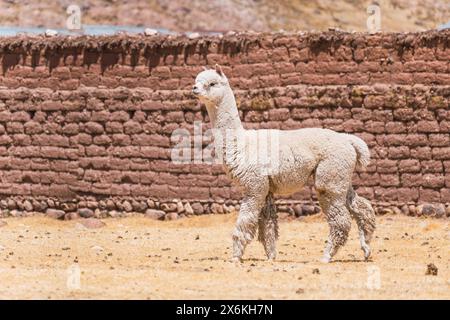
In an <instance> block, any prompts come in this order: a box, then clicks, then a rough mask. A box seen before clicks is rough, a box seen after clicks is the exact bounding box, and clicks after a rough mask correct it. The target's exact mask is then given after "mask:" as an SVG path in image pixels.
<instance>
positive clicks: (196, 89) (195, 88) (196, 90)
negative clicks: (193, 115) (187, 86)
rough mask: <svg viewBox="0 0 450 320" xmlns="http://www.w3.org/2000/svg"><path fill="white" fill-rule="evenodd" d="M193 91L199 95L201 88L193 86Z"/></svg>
mask: <svg viewBox="0 0 450 320" xmlns="http://www.w3.org/2000/svg"><path fill="white" fill-rule="evenodd" d="M192 93H193V94H194V95H196V96H198V95H199V94H200V90H199V89H198V87H197V86H193V87H192Z"/></svg>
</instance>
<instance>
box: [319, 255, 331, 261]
mask: <svg viewBox="0 0 450 320" xmlns="http://www.w3.org/2000/svg"><path fill="white" fill-rule="evenodd" d="M320 262H322V263H330V262H331V257H330V256H329V255H324V256H323V257H322V259H320Z"/></svg>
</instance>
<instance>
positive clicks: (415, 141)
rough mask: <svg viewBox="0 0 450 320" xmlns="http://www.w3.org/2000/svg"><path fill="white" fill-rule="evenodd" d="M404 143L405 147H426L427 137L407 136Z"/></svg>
mask: <svg viewBox="0 0 450 320" xmlns="http://www.w3.org/2000/svg"><path fill="white" fill-rule="evenodd" d="M404 142H405V144H406V145H408V146H412V147H417V146H426V145H428V139H427V136H426V135H424V134H408V135H407V136H406V137H405V138H404Z"/></svg>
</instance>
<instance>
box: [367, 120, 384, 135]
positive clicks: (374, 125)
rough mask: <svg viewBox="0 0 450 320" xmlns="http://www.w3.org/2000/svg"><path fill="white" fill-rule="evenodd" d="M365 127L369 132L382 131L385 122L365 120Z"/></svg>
mask: <svg viewBox="0 0 450 320" xmlns="http://www.w3.org/2000/svg"><path fill="white" fill-rule="evenodd" d="M365 129H366V130H367V131H368V132H370V133H384V132H385V124H384V122H381V121H367V122H366V123H365Z"/></svg>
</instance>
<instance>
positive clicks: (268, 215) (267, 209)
mask: <svg viewBox="0 0 450 320" xmlns="http://www.w3.org/2000/svg"><path fill="white" fill-rule="evenodd" d="M277 239H278V216H277V211H276V207H275V204H274V202H273V195H272V194H271V193H269V194H268V195H267V197H266V202H265V204H264V207H263V209H262V210H261V214H260V216H259V221H258V240H259V241H260V242H261V243H262V245H263V246H264V250H265V252H266V255H267V258H268V259H269V260H275V258H276V255H277V252H276V240H277Z"/></svg>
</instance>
